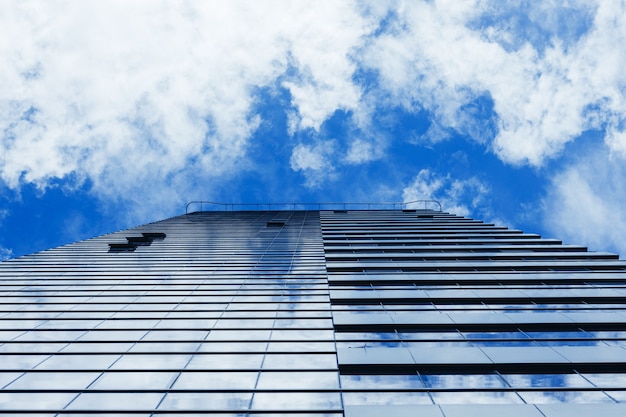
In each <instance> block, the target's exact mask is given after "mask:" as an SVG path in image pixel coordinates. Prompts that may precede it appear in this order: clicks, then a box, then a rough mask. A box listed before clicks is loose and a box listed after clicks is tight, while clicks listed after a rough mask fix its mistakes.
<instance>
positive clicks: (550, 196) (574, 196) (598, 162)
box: [543, 148, 626, 256]
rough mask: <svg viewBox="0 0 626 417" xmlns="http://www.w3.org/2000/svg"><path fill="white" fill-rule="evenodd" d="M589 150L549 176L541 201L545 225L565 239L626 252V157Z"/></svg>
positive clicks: (599, 150) (591, 246) (600, 248)
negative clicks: (548, 187) (550, 178)
mask: <svg viewBox="0 0 626 417" xmlns="http://www.w3.org/2000/svg"><path fill="white" fill-rule="evenodd" d="M609 152H610V151H609V150H608V149H606V148H605V149H596V150H590V151H589V152H587V153H586V155H585V157H584V158H580V159H578V160H576V161H575V162H573V163H571V164H569V165H568V166H567V167H565V168H564V169H563V170H562V171H561V172H559V173H558V174H557V175H555V177H554V178H553V180H552V182H551V186H550V189H549V190H548V193H547V196H546V197H545V199H544V201H543V206H544V213H545V214H544V219H543V220H544V224H545V228H546V229H547V230H549V231H550V232H551V233H553V234H554V236H555V237H558V238H560V239H563V240H564V241H567V242H568V243H573V244H586V245H588V246H589V247H590V249H592V250H609V251H614V252H618V253H620V254H621V255H622V256H624V255H625V254H626V239H625V238H624V236H626V218H625V217H624V209H623V208H624V207H625V206H626V195H625V194H624V190H625V189H626V160H625V159H624V158H623V157H616V156H614V157H609V155H608V153H609Z"/></svg>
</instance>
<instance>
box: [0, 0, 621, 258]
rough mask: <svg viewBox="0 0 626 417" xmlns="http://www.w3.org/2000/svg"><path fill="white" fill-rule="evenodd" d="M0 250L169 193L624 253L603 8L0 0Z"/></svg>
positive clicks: (617, 99) (58, 237) (612, 72)
mask: <svg viewBox="0 0 626 417" xmlns="http://www.w3.org/2000/svg"><path fill="white" fill-rule="evenodd" d="M0 35H1V36H0V62H1V63H2V64H1V65H0V83H1V84H0V130H1V133H0V134H1V136H0V258H2V259H6V258H10V257H15V256H20V255H23V254H26V253H31V252H34V251H38V250H41V249H45V248H48V247H51V246H56V245H60V244H64V243H68V242H71V241H75V240H78V239H83V238H86V237H91V236H94V235H98V234H103V233H108V232H112V231H115V230H119V229H121V228H126V227H131V226H134V225H137V224H141V223H146V222H150V221H155V220H158V219H161V218H164V217H167V216H173V215H177V214H181V213H183V212H184V207H185V203H186V202H187V201H190V200H212V201H221V202H234V203H255V202H285V201H288V202H292V201H307V202H308V201H403V200H404V201H409V200H412V199H423V198H434V199H438V200H440V201H441V202H442V204H443V206H444V210H446V211H450V212H454V213H457V214H461V215H468V216H471V217H474V218H477V219H483V220H486V221H495V222H498V223H500V224H504V225H506V226H509V227H515V228H521V229H523V230H525V231H527V232H536V233H540V234H541V235H543V236H545V237H558V238H560V239H563V240H564V241H565V242H568V243H577V244H583V245H587V246H589V247H590V249H593V250H608V251H613V252H620V253H621V254H622V256H623V255H625V254H626V168H625V166H626V164H625V162H626V71H624V67H625V64H626V5H625V4H624V2H622V1H617V0H615V1H612V0H602V1H598V2H593V1H589V0H585V1H575V0H571V1H542V2H536V1H510V2H504V1H500V0H493V1H482V0H474V1H469V0H468V1H462V2H459V1H452V0H448V1H446V0H441V1H437V0H431V1H418V0H414V1H406V2H404V1H380V0H372V1H369V2H368V1H341V2H338V1H324V0H322V1H320V0H315V1H304V0H297V1H296V0H294V1H291V2H289V1H282V0H281V1H253V0H250V1H229V2H219V1H156V0H146V1H132V2H128V1H106V2H102V1H90V0H80V1H78V0H77V1H62V0H54V1H27V0H26V1H25V0H20V1H15V2H13V1H9V0H7V1H3V2H1V3H0Z"/></svg>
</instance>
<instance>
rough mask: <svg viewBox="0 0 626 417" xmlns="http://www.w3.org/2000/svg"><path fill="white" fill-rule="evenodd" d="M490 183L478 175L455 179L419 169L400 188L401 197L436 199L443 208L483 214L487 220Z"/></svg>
mask: <svg viewBox="0 0 626 417" xmlns="http://www.w3.org/2000/svg"><path fill="white" fill-rule="evenodd" d="M489 191H490V189H489V187H488V185H486V184H485V183H484V182H483V181H481V180H480V179H479V178H477V177H470V178H466V179H455V178H452V177H450V176H449V175H439V174H437V173H433V172H431V171H430V170H428V169H422V170H420V172H419V173H418V174H417V175H416V176H415V178H414V179H413V181H412V182H411V184H409V185H408V186H407V187H405V188H404V189H403V190H402V200H403V201H405V202H410V201H416V200H437V201H439V203H441V206H442V208H443V210H444V211H447V212H449V213H454V214H457V215H459V216H470V215H475V214H479V213H480V214H482V215H483V216H481V218H482V219H484V220H489V218H490V217H491V214H490V201H489Z"/></svg>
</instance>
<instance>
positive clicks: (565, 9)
mask: <svg viewBox="0 0 626 417" xmlns="http://www.w3.org/2000/svg"><path fill="white" fill-rule="evenodd" d="M535 6H536V5H535V4H534V3H528V4H526V5H521V6H520V7H518V6H517V5H516V6H510V5H503V4H502V2H498V1H478V0H475V1H468V2H463V3H462V4H459V3H458V2H450V1H445V0H440V1H433V2H410V1H406V2H399V3H398V5H397V7H396V6H394V7H393V9H390V10H389V11H388V13H389V14H390V15H392V16H394V19H391V23H390V24H389V28H388V29H387V30H386V32H385V33H383V34H382V35H380V36H378V37H375V38H372V39H371V44H370V45H369V46H368V47H367V48H365V49H364V52H363V57H364V60H363V62H364V64H365V65H367V66H368V67H370V68H374V69H376V70H377V71H378V73H379V75H380V83H381V86H382V87H383V89H382V91H381V92H380V93H381V95H382V96H384V98H385V99H386V100H392V101H394V102H398V103H402V105H403V106H404V107H405V108H407V109H419V108H425V109H427V110H429V111H431V112H432V113H433V114H434V115H435V116H434V117H435V119H436V122H437V123H439V124H440V125H441V126H444V127H449V128H453V129H455V130H457V131H459V132H460V133H463V134H466V135H468V136H470V137H472V138H473V139H474V140H476V141H478V142H481V143H483V142H486V141H489V140H490V139H491V136H492V132H490V130H489V129H481V128H480V126H478V128H476V126H473V125H472V123H473V122H474V121H475V120H476V118H473V117H464V116H465V115H466V113H465V111H464V108H466V106H467V105H468V104H471V103H473V102H474V101H475V100H476V99H480V98H489V99H490V100H493V106H494V107H493V112H494V117H495V120H497V126H496V127H497V132H495V139H494V140H493V144H492V146H493V150H494V151H495V152H497V154H498V155H499V156H500V157H501V158H502V159H503V160H505V161H507V162H510V163H530V164H533V165H541V164H542V163H543V162H544V160H545V158H547V157H554V156H556V155H557V154H558V152H559V151H561V150H562V148H563V146H564V144H566V143H567V142H569V141H571V140H573V139H575V138H576V137H577V136H578V135H580V134H581V133H582V132H584V131H585V130H589V129H603V128H605V127H608V129H609V130H611V129H612V130H615V129H619V126H621V123H623V122H622V121H623V120H624V118H626V102H625V100H624V94H623V91H624V88H625V87H626V74H624V72H623V71H621V68H622V67H623V63H624V57H625V56H626V13H624V12H623V11H624V5H623V4H622V3H621V2H619V1H606V2H601V3H599V4H597V5H596V4H592V3H590V2H582V1H581V2H576V1H574V2H568V5H567V6H563V4H562V2H542V5H541V7H539V9H538V10H534V9H535ZM619 130H620V131H622V130H623V129H619ZM609 143H610V144H613V143H614V142H611V141H610V142H609Z"/></svg>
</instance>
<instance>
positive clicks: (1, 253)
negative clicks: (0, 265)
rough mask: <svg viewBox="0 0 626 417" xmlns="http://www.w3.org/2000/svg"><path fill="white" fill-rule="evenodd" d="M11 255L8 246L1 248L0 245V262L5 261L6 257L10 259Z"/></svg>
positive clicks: (11, 252)
mask: <svg viewBox="0 0 626 417" xmlns="http://www.w3.org/2000/svg"><path fill="white" fill-rule="evenodd" d="M12 257H13V251H12V250H11V249H8V248H3V247H2V246H0V262H1V261H6V260H7V259H11V258H12Z"/></svg>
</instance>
